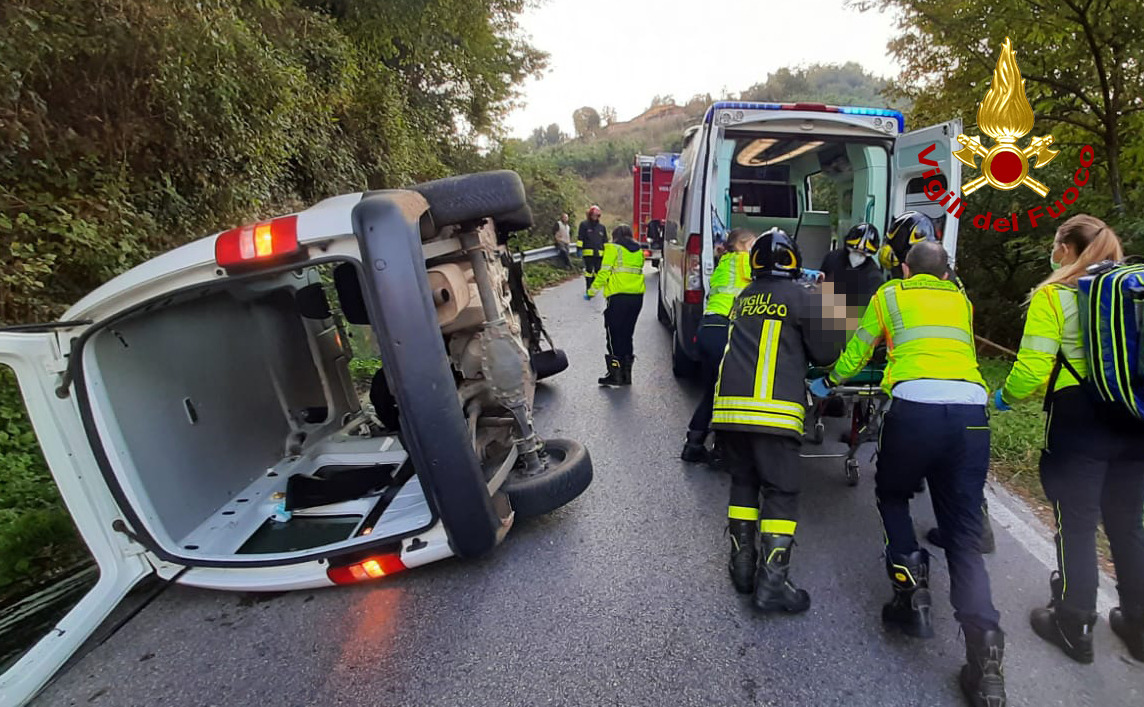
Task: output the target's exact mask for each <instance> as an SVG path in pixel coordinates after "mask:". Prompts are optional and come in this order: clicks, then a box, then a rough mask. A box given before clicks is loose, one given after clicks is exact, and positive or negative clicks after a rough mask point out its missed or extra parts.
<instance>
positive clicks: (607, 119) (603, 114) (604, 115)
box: [600, 106, 616, 125]
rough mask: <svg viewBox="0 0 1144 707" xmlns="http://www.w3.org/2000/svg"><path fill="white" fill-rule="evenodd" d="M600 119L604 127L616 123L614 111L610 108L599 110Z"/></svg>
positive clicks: (605, 107)
mask: <svg viewBox="0 0 1144 707" xmlns="http://www.w3.org/2000/svg"><path fill="white" fill-rule="evenodd" d="M600 119H601V120H603V121H604V125H611V124H612V123H614V122H616V109H615V108H613V107H611V106H604V107H603V108H601V109H600Z"/></svg>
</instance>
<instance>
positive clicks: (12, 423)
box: [0, 366, 83, 591]
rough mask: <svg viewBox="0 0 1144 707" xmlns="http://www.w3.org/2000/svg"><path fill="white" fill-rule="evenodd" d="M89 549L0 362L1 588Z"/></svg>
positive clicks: (13, 379)
mask: <svg viewBox="0 0 1144 707" xmlns="http://www.w3.org/2000/svg"><path fill="white" fill-rule="evenodd" d="M82 553H83V544H82V542H81V541H80V540H79V537H78V535H77V534H76V531H75V526H73V525H72V522H71V517H70V516H69V515H68V511H67V509H66V508H65V507H64V504H63V500H62V499H61V498H60V494H59V490H58V489H57V488H56V485H55V482H54V481H53V480H52V476H51V473H50V472H49V471H48V466H47V464H46V463H45V462H44V457H43V454H42V453H41V452H40V445H39V442H38V441H37V440H36V434H35V432H33V431H32V424H31V421H30V420H29V419H28V415H27V411H26V410H25V408H24V401H23V399H22V398H21V397H20V391H19V387H18V386H17V385H16V376H15V375H14V374H13V373H12V370H11V369H10V368H8V367H6V366H0V591H2V590H3V589H4V588H5V587H8V586H10V585H12V584H13V583H15V582H17V581H19V580H21V579H23V578H27V577H42V576H43V575H44V574H45V572H50V570H51V569H52V567H54V566H59V565H63V564H67V563H69V561H70V560H72V559H74V557H75V556H77V555H80V554H82Z"/></svg>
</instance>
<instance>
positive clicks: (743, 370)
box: [711, 228, 845, 613]
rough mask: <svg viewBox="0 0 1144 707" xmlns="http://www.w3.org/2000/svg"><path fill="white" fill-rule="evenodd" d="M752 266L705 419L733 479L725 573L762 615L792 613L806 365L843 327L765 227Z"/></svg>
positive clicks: (797, 260) (798, 607)
mask: <svg viewBox="0 0 1144 707" xmlns="http://www.w3.org/2000/svg"><path fill="white" fill-rule="evenodd" d="M750 265H751V276H752V278H753V281H752V282H751V284H750V285H748V286H747V287H746V289H744V290H743V291H742V292H741V293H740V294H739V297H738V298H737V299H736V300H735V302H734V305H733V306H732V308H731V330H730V334H729V341H728V344H727V352H726V354H725V356H724V357H723V364H722V366H721V369H720V373H719V379H718V382H717V384H716V389H715V404H714V411H713V415H712V420H711V427H712V428H713V429H714V430H715V433H716V435H717V436H718V437H719V439H720V443H721V444H722V445H723V448H724V449H725V451H726V454H727V461H728V466H729V467H730V469H729V471H730V473H731V499H730V504H729V507H728V509H727V515H728V517H729V519H730V529H731V559H730V564H729V567H728V569H729V570H730V573H731V581H732V582H733V584H734V585H735V589H736V590H738V591H739V592H740V593H743V594H749V593H751V592H754V605H755V608H757V609H758V610H759V611H762V612H774V611H786V612H790V613H798V612H802V611H806V610H807V609H808V608H809V607H810V595H809V594H808V593H807V592H806V590H804V589H799V588H798V587H796V586H795V585H794V584H793V583H792V582H791V581H790V579H789V578H788V573H789V569H790V554H791V546H792V545H793V544H794V533H795V527H796V525H797V522H798V497H799V490H800V487H801V486H802V483H801V479H800V474H799V456H798V451H799V445H800V444H801V441H802V433H803V429H802V426H803V419H804V417H805V415H806V407H805V406H806V388H805V383H804V381H805V378H806V369H807V359H808V358H809V359H810V361H811V362H813V363H814V364H816V365H829V364H830V363H831V362H832V361H834V359H835V358H836V357H837V355H838V352H839V351H841V349H842V345H843V343H844V342H845V328H843V327H837V328H836V329H835V328H833V327H829V326H827V322H826V321H825V320H824V318H823V308H822V304H821V302H820V301H819V298H818V297H817V296H816V295H815V294H814V293H813V292H812V291H811V290H810V289H809V288H808V287H807V286H806V285H803V284H801V283H800V282H799V281H798V280H799V277H800V276H801V271H802V256H801V254H800V253H799V250H798V245H797V244H796V243H795V242H794V241H793V240H792V239H791V238H790V237H789V236H788V235H787V234H786V233H784V232H783V231H780V230H779V229H777V228H772V229H771V230H769V231H767V232H766V233H764V234H763V235H762V236H760V237H759V238H758V239H757V240H756V241H755V243H754V245H753V246H752V248H751V254H750ZM760 491H761V492H762V495H763V503H762V509H761V510H760V507H759V493H760ZM756 523H758V530H759V533H760V534H761V540H762V556H761V557H760V556H759V555H758V553H757V550H756V547H755V524H756ZM756 565H757V567H756Z"/></svg>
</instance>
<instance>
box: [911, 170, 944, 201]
mask: <svg viewBox="0 0 1144 707" xmlns="http://www.w3.org/2000/svg"><path fill="white" fill-rule="evenodd" d="M934 179H936V180H938V183H940V184H941V188H942V191H943V192H944V191H945V188H946V187H947V186H949V182H947V181H946V179H945V175H944V174H941V173H938V174H936V175H934V176H933V177H930V178H929V179H926V178H925V177H914V178H913V179H911V180H910V181H909V182H907V183H906V196H910V195H912V194H924V193H925V186H926V184H928V183H929V182H931V181H933V180H934Z"/></svg>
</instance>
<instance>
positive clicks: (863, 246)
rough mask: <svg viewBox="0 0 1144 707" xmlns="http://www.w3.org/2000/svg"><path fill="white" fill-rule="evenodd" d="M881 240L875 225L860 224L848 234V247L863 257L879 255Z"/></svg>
mask: <svg viewBox="0 0 1144 707" xmlns="http://www.w3.org/2000/svg"><path fill="white" fill-rule="evenodd" d="M879 240H880V239H879V238H878V229H877V228H875V227H874V224H871V223H859V224H857V225H855V226H854V227H853V228H851V229H850V231H849V232H848V233H847V234H846V247H847V248H848V249H849V250H852V251H854V252H856V253H862V254H863V255H877V254H878V243H879Z"/></svg>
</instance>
